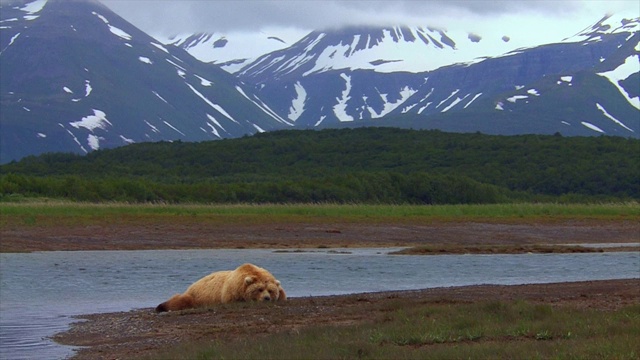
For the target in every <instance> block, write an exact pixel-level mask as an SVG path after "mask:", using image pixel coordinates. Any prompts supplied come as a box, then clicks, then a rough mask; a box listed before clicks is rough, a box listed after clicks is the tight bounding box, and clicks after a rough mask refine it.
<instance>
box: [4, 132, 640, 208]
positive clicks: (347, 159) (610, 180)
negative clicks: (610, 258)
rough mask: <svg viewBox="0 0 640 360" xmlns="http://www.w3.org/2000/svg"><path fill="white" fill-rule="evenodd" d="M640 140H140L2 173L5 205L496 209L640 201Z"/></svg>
mask: <svg viewBox="0 0 640 360" xmlns="http://www.w3.org/2000/svg"><path fill="white" fill-rule="evenodd" d="M639 155H640V141H639V140H633V139H627V138H619V137H570V138H567V137H561V136H541V135H522V136H489V135H482V134H451V133H443V132H440V131H415V130H402V129H392V128H360V129H340V130H322V131H313V130H309V131H279V132H271V133H264V134H259V135H255V136H251V137H244V138H241V139H231V140H220V141H212V142H203V143H182V142H173V143H169V142H163V143H141V144H133V145H130V146H126V147H122V148H117V149H111V150H100V151H96V152H93V153H90V154H88V155H86V156H77V155H70V154H47V155H42V156H38V157H29V158H25V159H23V160H22V161H20V162H14V163H10V164H6V165H4V166H2V167H0V193H1V194H2V196H3V197H4V198H7V197H8V196H14V197H15V194H20V195H22V196H46V197H56V198H70V199H73V200H86V201H114V200H117V201H167V202H187V201H188V202H325V201H329V202H385V203H429V204H432V203H488V202H503V201H513V200H580V201H600V200H603V201H604V200H611V199H616V200H626V199H639V198H640V180H639V179H640V156H639Z"/></svg>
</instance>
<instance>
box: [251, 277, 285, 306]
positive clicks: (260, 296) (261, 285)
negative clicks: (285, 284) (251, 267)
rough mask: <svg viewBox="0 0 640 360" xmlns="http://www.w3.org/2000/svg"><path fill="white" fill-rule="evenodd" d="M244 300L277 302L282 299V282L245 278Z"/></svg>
mask: <svg viewBox="0 0 640 360" xmlns="http://www.w3.org/2000/svg"><path fill="white" fill-rule="evenodd" d="M244 284H245V290H244V299H245V300H247V301H277V300H278V299H279V298H280V291H281V289H282V288H281V287H280V281H278V280H276V279H261V278H259V277H257V276H247V277H245V278H244Z"/></svg>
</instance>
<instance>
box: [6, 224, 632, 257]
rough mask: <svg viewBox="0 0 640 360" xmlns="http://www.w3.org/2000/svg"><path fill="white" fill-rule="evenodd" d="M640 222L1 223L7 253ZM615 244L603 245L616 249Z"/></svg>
mask: <svg viewBox="0 0 640 360" xmlns="http://www.w3.org/2000/svg"><path fill="white" fill-rule="evenodd" d="M638 234H640V221H630V220H564V221H557V222H545V221H536V220H526V219H524V220H521V221H513V220H511V221H508V222H500V221H460V222H451V221H437V220H429V219H422V220H420V221H417V220H416V221H415V222H409V221H407V222H403V223H395V222H391V223H374V224H369V223H358V222H354V223H336V222H331V221H328V222H326V223H297V222H287V223H275V224H269V223H267V224H264V223H248V224H242V225H240V224H236V223H231V224H224V223H219V222H207V221H198V222H194V223H182V222H180V221H176V222H173V221H163V222H157V221H148V220H140V221H123V222H120V223H111V224H108V225H104V224H77V225H73V224H55V223H54V224H46V225H29V224H21V223H13V224H8V225H4V226H2V227H1V228H0V238H2V242H1V243H0V252H2V253H20V252H32V251H76V250H182V249H249V248H255V249H285V250H286V249H288V250H292V249H313V248H317V249H324V248H345V249H347V248H350V247H353V248H363V247H373V248H381V247H406V248H412V247H421V246H437V247H448V246H453V247H466V248H469V247H472V246H475V247H486V246H494V247H503V248H506V247H518V246H523V247H526V246H534V245H542V244H543V245H553V246H568V244H594V243H596V244H597V243H603V242H606V243H621V244H627V243H638V241H639V239H638ZM610 250H611V249H603V251H610Z"/></svg>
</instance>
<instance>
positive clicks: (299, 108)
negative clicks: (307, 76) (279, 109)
mask: <svg viewBox="0 0 640 360" xmlns="http://www.w3.org/2000/svg"><path fill="white" fill-rule="evenodd" d="M293 86H294V88H295V90H296V97H295V98H294V99H293V100H292V101H291V107H290V108H289V115H288V118H289V120H292V121H296V120H298V118H299V117H300V115H302V113H303V112H304V103H305V102H306V100H307V91H306V90H305V89H304V87H302V85H301V84H300V81H298V82H296V83H295V84H294V85H293Z"/></svg>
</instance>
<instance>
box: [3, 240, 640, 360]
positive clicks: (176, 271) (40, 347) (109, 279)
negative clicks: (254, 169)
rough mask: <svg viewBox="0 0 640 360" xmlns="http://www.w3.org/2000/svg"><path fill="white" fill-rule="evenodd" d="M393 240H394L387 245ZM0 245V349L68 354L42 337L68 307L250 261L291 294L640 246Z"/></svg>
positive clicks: (139, 293)
mask: <svg viewBox="0 0 640 360" xmlns="http://www.w3.org/2000/svg"><path fill="white" fill-rule="evenodd" d="M391 250H394V249H391ZM339 251H343V250H338V252H333V251H329V250H322V251H320V250H318V251H313V252H305V253H279V252H273V251H272V250H179V251H178V250H170V251H162V250H159V251H78V252H41V253H29V254H0V281H1V282H0V359H53V358H65V357H67V356H68V355H70V354H71V353H72V349H71V348H69V347H64V346H59V345H57V344H55V343H53V342H51V341H49V340H48V339H47V337H48V336H51V335H53V334H55V333H57V332H60V331H64V330H65V329H67V328H68V325H69V323H70V322H72V321H74V320H73V319H72V316H73V315H79V314H88V313H99V312H112V311H126V310H130V309H134V308H147V307H155V306H156V305H157V304H159V303H161V302H163V301H164V300H166V299H167V298H168V297H169V296H171V295H173V294H174V293H178V292H183V291H184V290H185V289H186V288H187V286H188V285H190V284H191V283H192V282H194V281H195V280H197V279H199V278H200V277H202V276H204V275H206V274H208V273H210V272H212V271H215V270H221V269H233V268H235V267H237V266H238V265H240V264H241V263H244V262H252V263H255V264H257V265H260V266H263V267H265V268H267V269H269V270H270V271H271V272H272V273H273V274H274V275H275V276H276V277H277V278H278V279H280V280H281V281H282V284H283V286H284V288H285V290H286V291H287V295H288V296H290V297H300V296H310V295H333V294H346V293H357V292H372V291H384V290H406V289H421V288H430V287H442V286H458V285H473V284H525V283H544V282H561V281H580V280H598V279H618V278H638V277H640V253H638V252H625V253H593V254H545V255H531V254H529V255H440V256H395V255H394V256H391V255H387V254H386V252H388V251H390V249H357V250H348V251H350V253H348V254H344V253H339Z"/></svg>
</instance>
